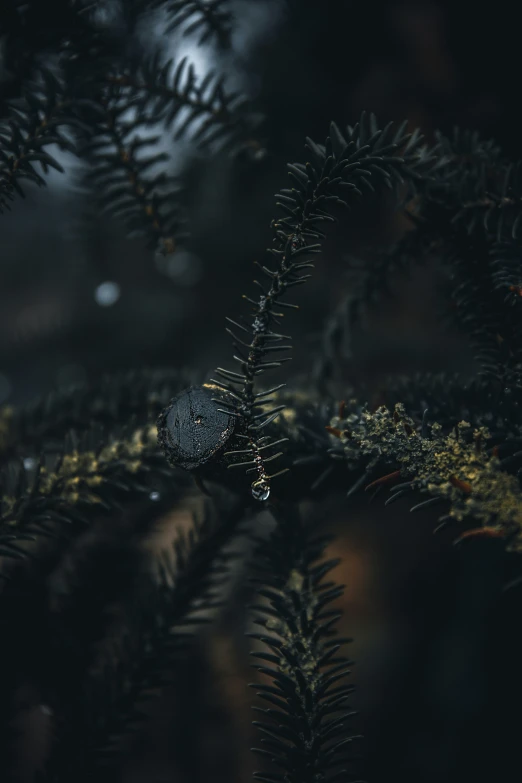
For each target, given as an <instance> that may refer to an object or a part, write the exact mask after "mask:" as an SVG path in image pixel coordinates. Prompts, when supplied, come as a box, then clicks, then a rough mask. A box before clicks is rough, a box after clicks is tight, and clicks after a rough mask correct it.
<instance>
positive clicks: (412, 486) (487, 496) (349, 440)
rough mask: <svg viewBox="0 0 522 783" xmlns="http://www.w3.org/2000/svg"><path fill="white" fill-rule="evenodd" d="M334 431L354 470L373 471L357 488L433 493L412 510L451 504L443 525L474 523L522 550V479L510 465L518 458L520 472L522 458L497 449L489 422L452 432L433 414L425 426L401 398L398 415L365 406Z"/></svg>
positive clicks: (339, 418) (336, 424)
mask: <svg viewBox="0 0 522 783" xmlns="http://www.w3.org/2000/svg"><path fill="white" fill-rule="evenodd" d="M328 430H329V432H330V433H331V434H332V435H333V436H334V437H335V438H336V439H338V441H340V445H341V447H342V449H343V452H344V458H345V460H346V462H347V464H348V466H349V467H351V468H352V469H357V468H360V466H361V461H362V460H364V463H365V472H364V474H363V476H362V477H361V479H359V481H358V482H357V485H356V487H354V489H355V488H360V487H362V486H364V484H366V485H367V486H366V488H367V489H374V490H377V489H380V488H382V487H384V486H387V485H388V486H389V485H395V486H394V487H393V488H392V493H393V494H392V495H391V496H390V498H389V500H388V501H387V502H392V501H393V500H396V499H398V498H399V497H402V496H404V495H405V494H408V493H410V492H413V491H420V492H421V493H424V494H428V495H429V496H430V498H429V500H427V501H426V502H425V503H418V504H416V505H415V506H414V507H413V508H412V509H411V510H412V511H413V510H417V509H420V508H424V507H427V506H428V505H433V504H435V503H439V502H442V501H444V502H445V505H446V506H448V507H449V508H448V511H447V513H446V514H445V516H444V517H443V518H442V521H443V522H446V523H447V522H451V521H452V522H456V523H464V524H472V525H474V528H476V527H479V529H480V531H481V532H482V533H483V534H486V535H494V536H498V537H500V538H504V539H505V540H506V546H507V548H508V550H509V551H517V552H518V551H522V512H521V508H522V493H521V487H520V481H519V478H518V477H517V476H515V475H511V473H509V472H507V470H506V467H507V465H506V463H507V464H509V463H511V465H510V467H511V468H513V462H514V469H515V470H516V467H517V466H518V465H519V463H520V455H519V453H518V452H517V453H516V454H514V457H511V458H510V457H509V455H508V457H507V458H502V459H501V458H500V457H499V446H498V445H497V446H495V447H494V448H493V449H491V443H490V441H491V433H490V432H489V431H488V429H487V428H486V427H484V426H482V427H478V428H475V429H474V428H473V427H472V426H471V425H470V424H469V423H468V422H465V421H461V422H459V423H458V424H457V426H456V427H454V428H453V429H452V430H451V431H450V432H449V433H447V434H446V433H444V431H443V429H442V427H441V425H440V424H438V423H437V422H435V423H433V424H429V423H428V421H427V419H426V418H424V420H423V422H422V423H421V426H420V427H418V426H417V424H416V422H415V421H414V420H413V419H412V418H411V417H409V416H407V415H406V412H405V409H404V406H403V405H402V403H398V404H397V405H395V409H394V412H393V413H391V412H390V411H389V410H388V409H387V408H385V407H380V408H378V409H377V410H376V411H375V412H374V413H370V412H368V411H367V410H365V409H364V408H363V409H361V410H360V411H358V412H343V414H342V416H337V417H335V418H334V419H333V420H332V422H331V423H330V426H329V427H328ZM502 445H503V446H506V445H509V442H508V441H507V440H505V441H503V443H502ZM513 445H515V446H516V445H517V441H515V442H514V444H513ZM512 451H513V449H512ZM383 470H386V473H385V475H382V473H383ZM379 473H380V474H381V475H380V476H378V474H379ZM519 475H520V473H519ZM376 476H378V477H377V478H375V477H376ZM372 479H374V480H372ZM351 492H352V490H350V493H349V494H351ZM464 535H467V534H466V533H464Z"/></svg>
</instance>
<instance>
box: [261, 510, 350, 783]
mask: <svg viewBox="0 0 522 783" xmlns="http://www.w3.org/2000/svg"><path fill="white" fill-rule="evenodd" d="M273 514H274V516H275V517H276V520H277V522H278V526H277V528H276V530H275V532H274V533H273V534H272V536H271V537H270V539H269V540H268V541H267V542H264V543H263V544H262V545H261V546H260V549H259V552H258V556H257V558H256V562H257V563H258V568H259V578H256V582H257V583H258V584H260V585H261V588H260V591H259V599H260V600H259V603H258V604H256V606H254V607H253V608H254V609H255V611H256V620H255V624H256V625H258V626H260V628H261V629H262V630H261V631H260V632H256V633H251V634H249V636H251V637H252V638H253V639H255V640H256V641H258V642H260V643H261V644H262V646H263V647H264V648H267V649H268V651H269V652H261V651H258V650H256V651H255V652H253V653H252V655H253V656H254V657H255V658H256V659H257V660H258V661H260V663H256V664H255V668H256V669H257V670H258V671H259V672H260V674H261V675H262V676H263V677H267V678H268V680H269V681H270V684H265V683H263V682H256V683H253V684H252V686H251V687H253V688H255V689H256V691H257V695H258V697H259V698H260V699H263V700H264V701H265V702H267V703H268V705H269V706H268V708H266V709H265V708H259V707H257V708H256V710H257V712H258V713H259V717H260V720H258V721H255V722H254V725H255V726H257V728H258V730H259V732H260V734H261V736H262V739H261V747H260V748H255V749H254V752H256V753H258V754H262V755H263V756H265V757H267V758H268V759H269V760H270V761H271V763H272V764H273V765H275V769H270V771H267V772H256V773H255V775H254V776H255V778H256V779H257V780H260V781H265V782H266V783H278V782H279V781H281V783H282V782H283V781H285V782H286V783H315V781H317V780H324V781H332V782H333V781H335V780H345V781H353V780H354V779H355V778H354V775H353V764H354V760H355V758H354V754H353V751H352V750H351V744H352V742H353V741H354V740H355V739H356V736H355V735H354V734H353V731H352V729H351V726H350V723H351V718H352V716H353V715H354V714H355V713H354V712H353V711H351V710H350V709H349V707H348V704H347V700H348V698H349V695H350V694H351V693H352V690H353V686H351V685H348V684H347V682H346V678H347V676H348V674H349V673H350V670H349V668H348V667H349V666H350V662H349V661H348V659H347V658H345V657H344V655H343V654H342V653H341V652H340V651H341V648H342V646H343V643H345V642H346V641H349V640H346V639H341V638H339V637H337V636H336V630H335V626H336V624H337V621H338V619H339V617H340V613H339V612H337V611H335V609H333V610H332V609H331V608H330V606H329V605H330V604H331V603H332V602H333V601H335V600H336V599H338V598H339V597H340V596H341V595H342V592H343V588H342V587H340V586H337V585H335V583H334V582H331V581H329V582H324V581H323V580H324V578H325V577H326V575H327V574H329V572H330V571H331V570H332V569H333V568H334V567H335V566H336V565H337V564H338V562H339V561H337V560H327V561H323V560H321V559H320V558H321V556H322V553H323V549H324V546H325V543H326V540H325V539H324V538H322V539H315V540H314V539H312V538H311V537H310V531H308V530H306V529H305V527H304V526H303V524H302V522H301V520H300V519H299V517H298V512H297V510H296V509H295V508H292V509H286V510H285V509H282V508H280V507H278V508H277V510H276V509H273Z"/></svg>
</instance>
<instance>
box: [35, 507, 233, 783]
mask: <svg viewBox="0 0 522 783" xmlns="http://www.w3.org/2000/svg"><path fill="white" fill-rule="evenodd" d="M221 503H223V499H222V500H221ZM226 508H227V511H226V515H225V516H223V509H222V510H221V511H220V510H219V504H218V507H217V508H211V507H210V505H209V504H207V508H206V510H205V514H204V517H203V519H202V520H201V521H199V522H195V523H194V525H193V526H192V527H191V528H190V529H189V531H188V532H187V533H181V534H180V535H179V536H178V537H177V539H176V541H175V543H174V546H173V549H172V551H171V552H164V553H163V555H162V557H161V558H160V560H159V563H157V564H156V565H153V564H149V567H148V569H146V570H145V571H144V573H143V574H141V576H140V578H139V580H138V582H137V584H136V586H135V589H134V590H133V592H132V598H133V600H132V602H129V603H128V604H127V606H126V607H125V622H124V626H123V631H121V632H120V635H119V637H116V638H114V640H113V641H112V643H111V644H110V645H109V648H108V649H105V650H103V651H102V654H101V657H100V655H98V656H97V658H95V659H94V660H93V661H92V662H91V664H90V666H89V669H88V671H87V677H86V679H85V684H84V687H82V688H79V689H78V683H77V682H73V683H71V687H72V688H73V689H74V692H73V693H72V694H71V693H70V692H69V693H68V694H67V695H66V700H67V701H66V703H65V704H64V705H56V706H57V707H60V706H62V707H63V708H64V710H62V711H61V714H62V716H63V719H62V721H61V724H60V725H59V726H58V739H59V740H60V742H59V744H58V745H57V747H56V750H55V752H54V753H53V754H52V755H51V758H50V761H49V763H48V765H47V769H46V775H45V778H44V779H45V780H46V781H49V783H51V782H53V783H59V782H60V781H67V780H70V778H71V776H73V777H74V778H75V779H76V780H81V781H83V780H86V781H87V780H91V779H92V776H93V775H94V774H96V775H97V777H98V778H99V776H102V778H103V779H105V774H106V773H105V772H104V770H103V768H105V767H111V766H112V765H113V764H114V761H115V760H117V754H118V752H121V743H122V740H123V739H124V738H125V736H126V734H128V733H129V732H130V731H132V730H135V729H136V727H137V726H138V725H139V724H140V723H141V721H143V719H144V718H145V717H146V714H145V713H144V712H143V708H144V706H145V703H146V702H147V701H149V700H150V698H151V696H154V694H156V695H157V693H158V692H159V689H161V687H163V686H164V685H165V684H166V683H167V682H168V679H169V672H171V671H172V667H173V666H174V665H176V663H178V662H179V661H180V659H181V656H182V654H183V652H184V651H186V648H187V645H188V644H189V643H190V641H191V639H192V637H193V635H194V634H195V633H196V632H198V629H199V628H201V627H204V626H205V625H207V624H208V623H210V622H211V620H212V617H213V615H214V614H215V611H216V609H217V608H218V607H219V606H220V600H221V597H222V590H223V587H224V585H225V584H226V581H227V580H228V579H229V578H230V575H229V569H228V562H229V560H230V554H228V553H227V550H226V545H227V543H228V542H229V540H230V538H231V536H232V535H233V534H237V532H238V524H239V522H240V520H241V518H242V517H243V507H242V504H238V503H237V502H236V503H232V505H230V502H229V503H228V504H227V506H226ZM155 571H156V573H154V572H155ZM72 652H73V653H74V652H76V654H78V652H80V653H81V650H78V651H74V648H73V650H72ZM112 774H113V773H112ZM110 777H111V773H109V774H108V778H107V779H110Z"/></svg>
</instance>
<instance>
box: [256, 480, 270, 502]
mask: <svg viewBox="0 0 522 783" xmlns="http://www.w3.org/2000/svg"><path fill="white" fill-rule="evenodd" d="M269 496H270V484H269V483H268V481H266V480H265V479H257V481H254V482H253V484H252V497H253V498H254V499H255V500H268V498H269Z"/></svg>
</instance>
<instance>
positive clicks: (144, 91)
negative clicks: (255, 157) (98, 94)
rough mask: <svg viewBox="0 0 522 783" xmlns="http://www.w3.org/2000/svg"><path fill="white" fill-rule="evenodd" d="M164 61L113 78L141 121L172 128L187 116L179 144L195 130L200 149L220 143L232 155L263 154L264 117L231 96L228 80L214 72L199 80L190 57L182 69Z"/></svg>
mask: <svg viewBox="0 0 522 783" xmlns="http://www.w3.org/2000/svg"><path fill="white" fill-rule="evenodd" d="M161 57H162V53H161V51H158V52H156V54H155V55H154V56H153V57H151V58H150V59H149V60H148V61H146V62H142V63H139V64H138V65H136V66H131V65H129V66H127V67H126V68H124V69H122V70H119V71H115V72H114V73H112V74H109V75H108V76H107V77H106V78H107V82H108V84H113V85H116V86H117V87H118V88H119V89H120V91H121V95H122V98H123V99H124V101H125V102H126V103H127V104H128V105H129V106H132V107H133V108H134V109H135V110H136V111H137V114H138V116H139V117H145V116H148V117H151V118H154V121H160V120H162V121H163V122H165V124H166V126H167V127H168V128H170V127H171V126H172V124H173V123H174V122H175V120H176V119H178V118H179V117H180V115H184V118H183V121H182V122H181V123H180V124H179V126H178V128H177V129H176V131H175V135H174V139H175V141H178V140H179V139H181V138H182V137H183V136H184V135H185V133H186V132H187V130H188V129H189V128H191V127H193V126H195V132H194V134H193V137H192V140H193V141H194V142H197V143H198V144H199V145H200V146H208V145H210V144H213V143H216V142H218V141H219V144H220V147H221V149H228V150H231V151H235V150H237V149H238V148H240V147H242V146H246V145H247V146H250V147H252V148H254V149H257V150H260V149H261V145H260V142H259V141H258V140H257V139H256V138H255V137H254V131H255V129H256V128H257V126H258V125H259V123H260V121H261V117H260V116H259V115H258V114H256V113H255V112H253V111H252V106H251V104H250V101H249V100H248V99H247V98H246V97H244V96H241V95H240V94H239V93H232V92H227V90H226V87H225V78H224V77H223V76H219V75H218V74H216V72H215V71H214V70H211V71H209V72H208V73H207V75H206V76H205V77H204V78H203V79H200V80H198V77H197V76H196V72H195V70H194V65H193V64H192V63H188V58H187V57H183V59H182V60H180V61H179V63H178V64H177V65H176V66H174V61H173V60H172V59H171V60H168V61H166V62H164V63H162V62H161Z"/></svg>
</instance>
